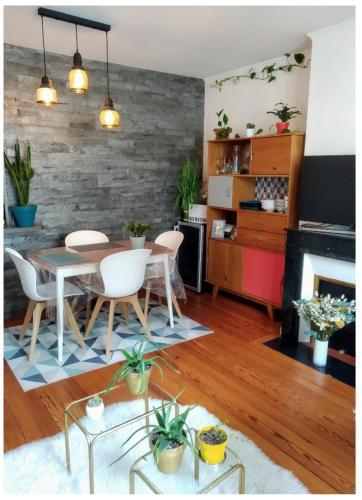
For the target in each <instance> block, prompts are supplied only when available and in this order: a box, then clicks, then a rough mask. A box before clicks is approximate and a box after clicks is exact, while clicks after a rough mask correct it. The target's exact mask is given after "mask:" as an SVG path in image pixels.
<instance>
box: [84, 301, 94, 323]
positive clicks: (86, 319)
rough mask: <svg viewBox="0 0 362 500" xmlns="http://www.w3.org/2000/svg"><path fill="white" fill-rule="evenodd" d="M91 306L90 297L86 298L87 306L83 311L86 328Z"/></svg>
mask: <svg viewBox="0 0 362 500" xmlns="http://www.w3.org/2000/svg"><path fill="white" fill-rule="evenodd" d="M91 307H92V299H90V300H87V308H86V311H85V328H86V329H87V327H88V323H89V320H90V316H91Z"/></svg>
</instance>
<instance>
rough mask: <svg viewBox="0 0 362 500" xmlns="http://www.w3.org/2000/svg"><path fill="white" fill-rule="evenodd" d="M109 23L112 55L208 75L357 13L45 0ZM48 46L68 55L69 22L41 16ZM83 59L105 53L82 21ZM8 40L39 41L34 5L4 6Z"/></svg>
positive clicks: (304, 43)
mask: <svg viewBox="0 0 362 500" xmlns="http://www.w3.org/2000/svg"><path fill="white" fill-rule="evenodd" d="M46 7H47V8H51V9H54V10H60V11H62V12H66V13H68V14H74V15H77V16H80V17H85V18H88V19H92V20H95V21H100V22H103V23H108V24H111V26H112V30H111V32H110V34H109V43H110V53H109V57H110V61H111V62H113V63H117V64H124V65H126V66H133V67H138V68H145V69H151V70H157V71H163V72H167V73H175V74H179V75H185V76H194V77H201V78H204V77H207V76H211V75H216V74H218V73H222V72H224V71H228V70H232V69H236V68H240V67H242V66H246V65H249V64H253V63H257V62H260V61H264V60H267V59H271V58H273V57H277V56H279V55H282V54H284V52H289V51H290V52H293V51H295V50H302V49H304V48H307V47H309V39H308V37H307V36H306V33H308V32H311V31H315V30H318V29H321V28H324V27H326V26H330V25H333V24H338V23H340V22H343V21H345V20H347V19H350V18H352V17H354V7H351V6H346V7H344V6H232V7H223V6H205V7H193V6H192V7H188V6H174V7H172V6H168V7H158V6H147V7H145V6H118V7H117V6H104V7H98V6H84V7H83V6H74V7H71V6H64V5H63V6H59V7H57V6H50V5H46ZM44 27H45V44H46V50H47V51H49V52H56V53H59V54H68V55H73V53H74V52H75V35H74V27H73V26H72V25H71V24H68V23H64V22H60V21H55V20H53V19H45V20H44ZM78 32H79V51H80V53H81V54H82V56H83V59H84V60H87V59H95V60H100V61H104V60H105V35H104V33H103V32H101V31H96V30H92V29H88V28H83V27H79V29H78ZM4 41H5V43H9V44H14V45H19V46H22V47H30V48H33V49H41V48H42V44H41V23H40V17H39V16H38V15H37V7H36V6H22V7H20V6H8V7H4Z"/></svg>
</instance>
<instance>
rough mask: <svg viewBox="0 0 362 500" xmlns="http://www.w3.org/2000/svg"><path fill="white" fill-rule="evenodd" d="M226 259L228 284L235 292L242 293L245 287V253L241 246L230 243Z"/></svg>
mask: <svg viewBox="0 0 362 500" xmlns="http://www.w3.org/2000/svg"><path fill="white" fill-rule="evenodd" d="M228 247H229V249H228V253H227V260H226V286H227V288H228V289H230V290H233V291H234V292H238V293H241V292H242V289H243V253H244V249H243V247H241V246H238V245H235V244H230V245H228Z"/></svg>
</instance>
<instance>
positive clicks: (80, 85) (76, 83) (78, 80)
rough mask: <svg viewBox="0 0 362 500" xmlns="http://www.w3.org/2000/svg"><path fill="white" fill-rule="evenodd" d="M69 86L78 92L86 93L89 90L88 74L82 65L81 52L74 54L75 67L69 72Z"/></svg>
mask: <svg viewBox="0 0 362 500" xmlns="http://www.w3.org/2000/svg"><path fill="white" fill-rule="evenodd" d="M69 88H70V90H71V91H72V92H75V93H76V94H84V92H87V90H88V75H87V72H86V70H85V69H84V68H83V65H82V57H81V55H80V54H79V52H76V53H75V54H74V56H73V67H72V69H71V70H70V73H69Z"/></svg>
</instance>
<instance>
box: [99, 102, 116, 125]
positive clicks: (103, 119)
mask: <svg viewBox="0 0 362 500" xmlns="http://www.w3.org/2000/svg"><path fill="white" fill-rule="evenodd" d="M99 121H100V123H101V125H102V127H105V128H116V127H118V125H119V122H120V118H119V114H118V112H117V111H116V110H115V109H114V108H113V101H112V99H111V98H110V97H106V100H105V102H104V108H103V109H102V111H101V112H100V114H99Z"/></svg>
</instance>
